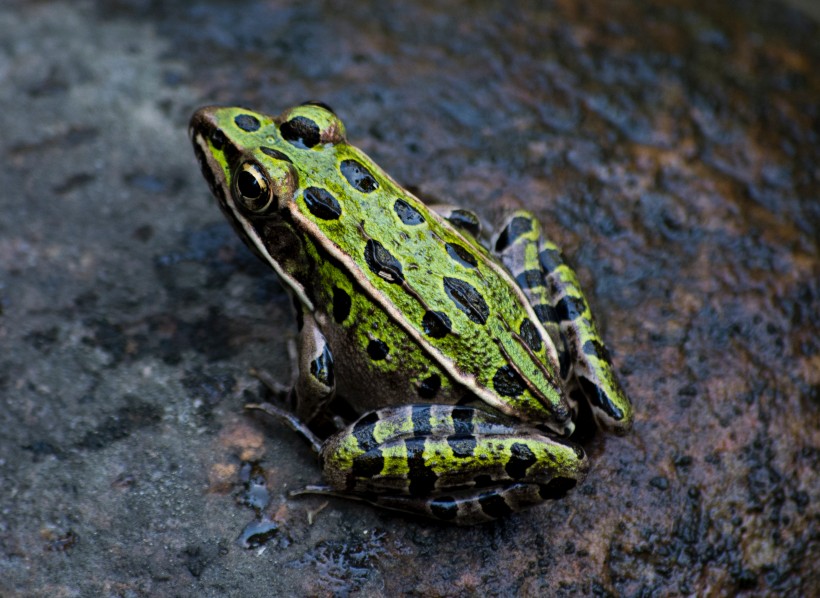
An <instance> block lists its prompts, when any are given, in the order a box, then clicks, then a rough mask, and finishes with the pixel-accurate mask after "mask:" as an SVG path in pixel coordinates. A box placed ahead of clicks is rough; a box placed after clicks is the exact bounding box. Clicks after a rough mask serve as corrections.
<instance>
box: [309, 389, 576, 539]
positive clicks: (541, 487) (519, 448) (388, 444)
mask: <svg viewBox="0 0 820 598" xmlns="http://www.w3.org/2000/svg"><path fill="white" fill-rule="evenodd" d="M322 462H323V465H324V473H325V478H326V480H327V481H328V483H329V484H330V488H332V490H331V489H328V492H329V493H332V494H338V495H346V496H350V497H353V498H358V499H361V500H366V501H368V502H371V503H373V504H375V505H378V506H382V507H386V508H391V509H399V510H402V511H408V512H411V513H415V514H420V515H426V516H428V517H433V518H437V519H444V520H448V521H452V522H454V523H458V524H472V523H478V522H481V521H490V520H492V519H495V518H497V517H500V516H502V515H505V514H507V513H509V512H511V511H518V510H520V509H523V508H525V507H529V506H532V505H534V504H538V503H540V502H542V501H544V500H546V499H551V498H559V497H561V496H563V495H564V494H565V493H566V492H567V491H568V490H570V489H571V488H573V487H574V486H575V485H576V484H577V483H578V482H579V481H580V480H581V479H582V478H583V477H584V475H585V474H586V471H587V469H588V466H587V460H586V456H585V455H584V451H583V450H582V449H581V448H580V447H578V446H576V445H574V444H572V443H569V442H567V441H558V440H555V439H553V438H550V437H548V436H546V435H544V434H542V433H541V432H540V431H539V430H536V429H534V428H528V427H525V426H522V425H521V424H519V423H516V422H514V421H511V420H509V419H505V418H502V417H499V416H495V415H493V414H490V413H487V412H484V411H482V410H480V409H476V408H473V407H467V406H454V405H405V406H401V407H390V408H387V409H380V410H379V411H375V412H371V413H369V414H367V415H365V416H363V417H362V418H360V419H359V420H358V421H357V422H355V423H354V424H352V425H351V426H349V427H348V428H347V429H345V430H343V431H342V432H340V433H338V434H336V435H335V436H333V437H331V438H330V439H329V440H328V441H327V442H326V443H325V444H324V446H323V447H322Z"/></svg>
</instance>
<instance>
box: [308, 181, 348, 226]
mask: <svg viewBox="0 0 820 598" xmlns="http://www.w3.org/2000/svg"><path fill="white" fill-rule="evenodd" d="M304 198H305V205H306V206H307V209H308V210H309V211H310V213H311V214H313V215H314V216H316V217H317V218H321V219H322V220H338V219H339V217H340V216H341V215H342V206H340V205H339V202H338V201H337V200H336V198H335V197H333V196H332V195H331V194H330V192H328V191H326V190H325V189H321V188H319V187H308V188H307V189H305V192H304Z"/></svg>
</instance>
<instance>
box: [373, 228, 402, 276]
mask: <svg viewBox="0 0 820 598" xmlns="http://www.w3.org/2000/svg"><path fill="white" fill-rule="evenodd" d="M364 261H365V262H367V265H368V266H369V267H370V270H372V271H373V273H375V274H377V275H378V276H381V277H382V278H383V279H384V280H386V281H387V282H390V283H393V284H402V283H403V282H404V273H403V272H402V268H401V263H400V262H399V260H397V259H396V258H395V257H393V254H392V253H390V252H389V251H387V249H385V248H384V245H382V244H381V243H379V242H378V241H376V240H375V239H368V240H367V245H366V246H365V248H364Z"/></svg>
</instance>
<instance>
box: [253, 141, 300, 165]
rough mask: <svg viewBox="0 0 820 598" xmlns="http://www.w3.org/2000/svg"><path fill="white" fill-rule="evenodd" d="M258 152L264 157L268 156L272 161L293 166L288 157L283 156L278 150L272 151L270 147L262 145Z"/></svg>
mask: <svg viewBox="0 0 820 598" xmlns="http://www.w3.org/2000/svg"><path fill="white" fill-rule="evenodd" d="M259 151H261V152H262V153H263V154H265V155H266V156H270V157H271V158H273V159H274V160H283V161H285V162H290V163H291V164H293V161H292V160H291V159H290V158H289V157H288V155H287V154H283V153H282V152H280V151H279V150H278V149H273V148H272V147H267V146H264V145H263V146H261V147H260V148H259Z"/></svg>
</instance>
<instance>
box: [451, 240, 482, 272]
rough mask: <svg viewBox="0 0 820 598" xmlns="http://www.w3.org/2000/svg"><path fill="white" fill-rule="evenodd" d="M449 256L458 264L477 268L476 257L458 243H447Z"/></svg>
mask: <svg viewBox="0 0 820 598" xmlns="http://www.w3.org/2000/svg"><path fill="white" fill-rule="evenodd" d="M446 247H447V254H448V255H449V256H450V257H451V258H452V259H453V260H455V261H456V262H457V263H459V264H461V265H462V266H465V267H467V268H475V267H476V266H477V265H478V262H477V261H476V259H475V256H474V255H473V254H472V253H470V252H469V251H467V250H466V249H465V248H464V247H462V246H461V245H459V244H458V243H447V244H446Z"/></svg>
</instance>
